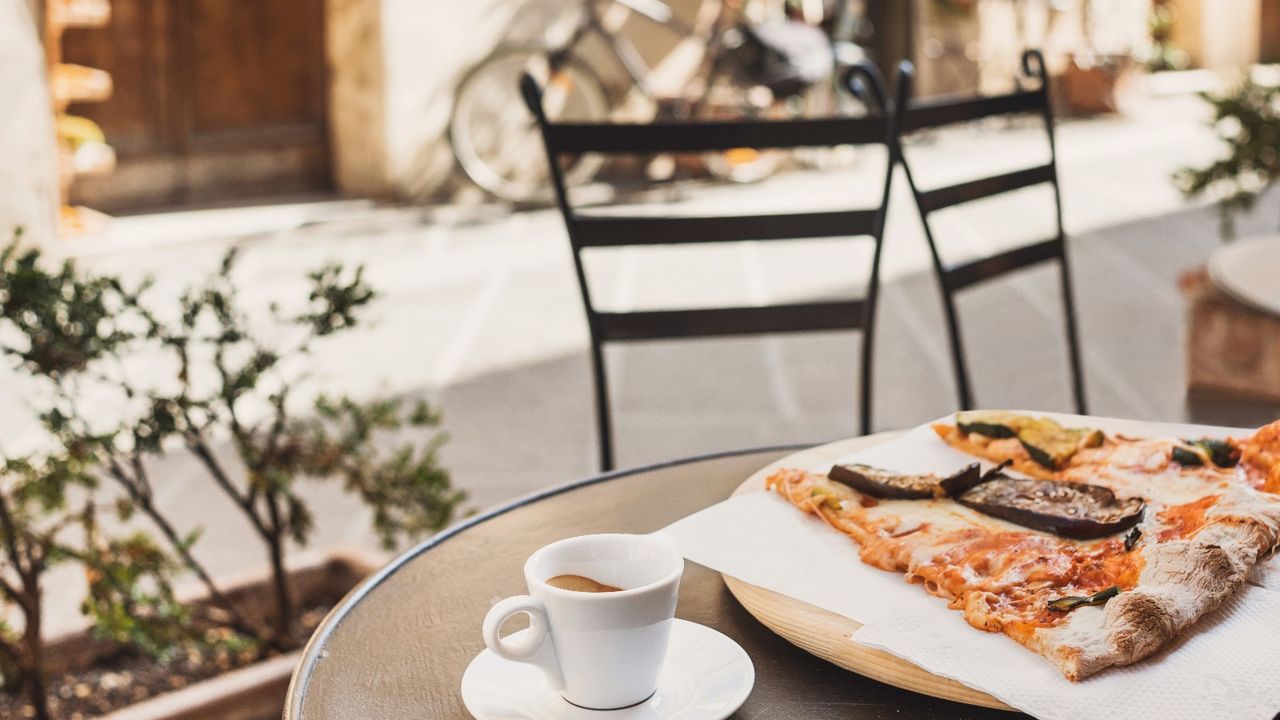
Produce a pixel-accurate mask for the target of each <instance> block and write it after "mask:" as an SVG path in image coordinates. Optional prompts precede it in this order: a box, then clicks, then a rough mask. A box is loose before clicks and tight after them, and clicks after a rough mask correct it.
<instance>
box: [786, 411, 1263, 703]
mask: <svg viewBox="0 0 1280 720" xmlns="http://www.w3.org/2000/svg"><path fill="white" fill-rule="evenodd" d="M988 419H990V418H988ZM1006 419H1007V418H1006ZM950 427H955V426H950ZM1269 427H1270V426H1269ZM935 429H936V430H938V432H939V435H940V436H941V437H943V439H944V440H946V441H947V442H948V443H949V444H951V445H952V446H953V447H960V448H961V449H966V450H968V449H969V448H972V450H969V451H970V452H972V454H974V455H977V456H978V457H981V458H984V459H988V460H992V461H996V462H999V463H1000V464H999V465H997V466H995V467H992V468H987V469H985V470H983V469H981V468H975V467H973V466H969V467H965V468H957V469H956V472H955V473H953V474H951V475H948V476H946V477H937V476H933V475H901V474H896V473H894V472H892V471H889V470H885V469H880V468H869V467H866V466H860V465H850V466H838V467H836V468H833V470H832V472H831V473H828V474H825V475H824V474H821V473H813V472H806V471H802V470H781V471H779V472H777V473H775V474H774V475H773V476H771V477H770V478H769V479H768V480H767V482H766V485H767V487H768V488H769V489H771V490H774V491H776V492H778V493H779V494H781V495H782V496H783V497H784V498H786V499H787V500H788V501H789V502H790V503H791V504H792V505H794V506H795V507H797V508H799V509H800V510H803V511H805V512H808V513H812V514H814V515H816V516H817V517H819V518H821V519H822V520H823V521H824V522H826V523H827V524H828V525H830V526H831V527H832V528H834V529H836V530H838V531H840V532H842V533H844V534H846V535H848V536H849V537H850V538H852V539H853V540H855V541H856V542H857V543H858V544H859V545H860V546H861V548H860V556H861V558H862V560H863V561H864V562H866V563H868V564H870V565H873V566H875V567H878V568H881V569H884V570H889V571H894V572H902V573H904V574H905V575H906V577H907V579H908V581H910V582H913V583H920V584H922V585H923V586H924V588H925V589H926V590H927V591H928V592H930V593H932V594H934V595H937V596H939V597H942V598H944V599H946V600H947V601H948V602H949V604H950V606H951V607H953V608H955V609H958V610H960V611H962V612H963V614H964V617H965V619H966V620H967V621H968V622H969V624H970V625H972V626H974V627H976V628H978V629H981V630H986V631H991V632H1003V633H1005V634H1007V635H1008V636H1009V637H1011V638H1013V639H1014V640H1016V641H1017V642H1019V643H1021V644H1022V645H1024V646H1026V647H1028V648H1029V649H1031V650H1033V651H1035V652H1037V653H1039V654H1041V655H1043V656H1045V657H1046V658H1048V659H1049V660H1050V661H1052V662H1053V663H1055V665H1057V667H1058V668H1059V669H1060V671H1061V672H1062V674H1063V675H1064V676H1065V677H1067V678H1068V679H1070V680H1079V679H1082V678H1085V677H1088V676H1089V675H1092V674H1094V673H1096V672H1098V671H1100V670H1102V669H1104V668H1106V667H1109V666H1112V665H1125V664H1129V663H1132V662H1135V661H1137V660H1140V659H1142V658H1144V657H1146V656H1148V655H1150V654H1151V653H1153V652H1155V651H1156V650H1157V649H1158V648H1160V647H1161V646H1162V645H1164V644H1165V643H1167V642H1168V641H1170V640H1171V639H1172V638H1174V637H1175V636H1177V635H1178V634H1179V633H1181V632H1183V631H1184V630H1186V629H1187V628H1188V627H1189V626H1190V625H1191V624H1192V623H1194V622H1195V621H1196V619H1197V618H1199V617H1200V616H1202V615H1204V614H1205V613H1207V612H1209V611H1210V610H1212V609H1213V608H1215V607H1217V606H1218V605H1219V604H1220V603H1221V602H1222V601H1223V600H1224V599H1226V598H1227V597H1229V596H1230V595H1231V594H1232V593H1233V592H1235V591H1236V590H1237V589H1239V588H1240V586H1241V585H1243V584H1244V583H1245V580H1246V579H1247V578H1248V576H1249V573H1250V571H1251V569H1252V568H1253V566H1254V565H1255V564H1256V563H1257V561H1258V559H1259V558H1260V557H1262V556H1264V555H1265V554H1267V553H1269V552H1271V551H1272V550H1273V549H1274V548H1275V546H1276V544H1277V541H1278V539H1280V498H1276V497H1274V496H1271V495H1268V494H1265V493H1261V492H1258V491H1257V490H1256V489H1255V485H1256V483H1255V482H1252V481H1247V477H1248V474H1247V473H1249V472H1252V471H1249V470H1246V469H1237V468H1232V469H1231V470H1230V471H1228V470H1227V469H1226V468H1220V467H1218V466H1216V465H1214V464H1213V462H1212V457H1211V451H1209V450H1204V453H1205V456H1204V457H1201V460H1207V461H1208V462H1207V464H1206V463H1204V462H1202V463H1201V464H1199V465H1195V464H1187V465H1182V464H1180V463H1178V462H1176V461H1173V462H1172V463H1171V462H1170V461H1169V456H1170V452H1171V451H1170V448H1169V445H1170V444H1171V443H1177V442H1178V441H1176V440H1171V441H1160V442H1159V443H1153V442H1152V441H1144V440H1138V439H1129V438H1115V437H1107V436H1105V435H1102V436H1101V437H1097V436H1095V437H1089V434H1090V432H1089V431H1087V430H1084V431H1076V429H1068V430H1072V431H1073V432H1071V433H1065V434H1055V433H1056V431H1053V430H1052V428H1047V427H1040V428H1037V429H1036V430H1035V432H1034V433H1033V434H1032V435H1031V437H1033V438H1035V441H1036V442H1042V443H1046V444H1047V446H1046V447H1042V448H1037V449H1038V450H1041V451H1042V452H1040V453H1037V454H1038V455H1039V456H1040V459H1044V460H1047V461H1048V462H1040V459H1037V457H1036V455H1037V454H1033V453H1032V452H1031V451H1028V450H1027V448H1026V447H1025V446H1024V445H1023V443H1022V441H1021V440H1019V439H1018V438H1017V436H1016V435H1015V436H1013V437H1003V438H999V437H991V436H990V435H978V434H977V433H976V432H975V431H974V429H973V428H970V429H969V431H968V432H959V433H956V432H944V431H943V430H944V428H942V427H941V426H938V427H935ZM992 432H993V433H1000V432H1004V431H992ZM975 435H978V436H977V437H972V436H975ZM1270 437H1272V434H1271V432H1270V431H1268V429H1267V428H1264V429H1263V431H1259V433H1258V435H1255V436H1254V438H1251V439H1250V440H1248V441H1242V442H1241V443H1240V446H1241V448H1242V450H1243V449H1244V448H1246V447H1251V446H1249V445H1248V443H1249V442H1250V441H1253V442H1255V443H1256V444H1257V447H1256V448H1254V453H1255V455H1257V456H1261V455H1262V454H1264V452H1270V453H1272V454H1274V455H1275V456H1277V457H1280V443H1277V444H1272V445H1270V446H1269V448H1270V449H1268V450H1264V448H1263V447H1262V445H1264V444H1265V443H1266V442H1268V441H1267V438H1270ZM1071 438H1074V440H1072V439H1071ZM1010 440H1012V443H1010V442H1008V441H1010ZM1072 442H1074V443H1075V445H1074V449H1072V446H1071V443H1072ZM1116 448H1121V449H1123V452H1120V451H1118V450H1116ZM1086 451H1099V452H1101V453H1102V454H1103V455H1105V456H1106V458H1108V459H1106V460H1104V459H1103V458H1102V457H1098V458H1090V457H1089V456H1087V455H1086V454H1085V453H1086ZM1197 454H1199V453H1197ZM1243 454H1244V453H1243V452H1242V455H1243ZM1159 458H1163V459H1162V460H1159V462H1158V461H1157V459H1159ZM1184 459H1186V460H1188V462H1189V458H1184ZM1049 463H1061V467H1060V468H1051V467H1050V466H1049ZM1269 467H1270V466H1269ZM1006 468H1012V469H1014V472H1010V471H1008V470H1006ZM1024 469H1026V470H1029V472H1019V471H1022V470H1024ZM1237 470H1239V471H1238V472H1237ZM1267 472H1270V470H1269V469H1268V470H1267ZM1086 477H1087V480H1086V479H1085V478H1086Z"/></svg>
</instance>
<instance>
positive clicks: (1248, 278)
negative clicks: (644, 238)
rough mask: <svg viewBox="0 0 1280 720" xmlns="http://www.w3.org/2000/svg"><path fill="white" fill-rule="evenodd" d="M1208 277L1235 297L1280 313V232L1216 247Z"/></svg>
mask: <svg viewBox="0 0 1280 720" xmlns="http://www.w3.org/2000/svg"><path fill="white" fill-rule="evenodd" d="M1209 278H1210V279H1211V280H1212V281H1213V284H1214V285H1216V286H1217V287H1218V288H1219V289H1221V290H1222V291H1224V292H1226V293H1227V294H1228V295H1231V296H1232V297H1234V298H1235V299H1236V300H1239V301H1240V302H1243V303H1245V304H1246V305H1252V306H1253V307H1255V308H1257V309H1259V310H1262V311H1263V312H1267V313H1271V314H1273V315H1280V235H1277V236H1267V237H1260V238H1255V239H1252V240H1239V241H1236V242H1233V243H1231V244H1230V245H1226V246H1223V247H1221V248H1218V249H1217V250H1216V251H1214V253H1213V256H1212V257H1211V258H1209Z"/></svg>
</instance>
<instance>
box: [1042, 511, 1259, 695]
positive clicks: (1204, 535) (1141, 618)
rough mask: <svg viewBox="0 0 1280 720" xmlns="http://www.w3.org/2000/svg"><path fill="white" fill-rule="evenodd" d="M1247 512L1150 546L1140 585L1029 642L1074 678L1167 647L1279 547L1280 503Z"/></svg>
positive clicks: (1145, 553) (1074, 615)
mask: <svg viewBox="0 0 1280 720" xmlns="http://www.w3.org/2000/svg"><path fill="white" fill-rule="evenodd" d="M1235 505H1236V507H1235V508H1233V509H1235V510H1237V511H1239V510H1241V509H1243V508H1240V507H1239V505H1250V506H1252V507H1251V508H1250V510H1251V511H1250V512H1247V513H1246V514H1245V516H1244V517H1239V516H1236V515H1234V514H1233V515H1232V516H1230V517H1222V516H1221V514H1220V515H1219V517H1218V518H1217V521H1216V522H1214V523H1212V524H1210V525H1208V526H1206V527H1205V528H1204V529H1202V530H1201V531H1200V532H1198V533H1197V534H1196V535H1194V536H1193V537H1192V538H1190V539H1187V540H1171V541H1167V542H1161V543H1157V544H1154V545H1149V546H1147V547H1145V548H1144V549H1143V559H1144V561H1145V565H1144V566H1143V569H1142V572H1141V574H1140V575H1139V576H1138V585H1137V587H1135V588H1133V589H1132V590H1129V591H1126V592H1122V593H1120V594H1119V595H1118V596H1116V597H1115V598H1114V599H1112V600H1111V601H1109V602H1108V603H1107V604H1106V605H1104V606H1103V607H1100V608H1095V607H1086V608H1079V609H1077V610H1075V611H1073V612H1072V616H1071V618H1070V619H1069V620H1068V621H1067V622H1066V623H1064V624H1062V625H1059V626H1057V627H1053V628H1041V629H1039V630H1037V631H1036V632H1035V633H1034V634H1033V636H1032V639H1031V642H1030V643H1029V644H1030V645H1031V646H1032V649H1034V650H1036V651H1037V652H1039V653H1040V654H1042V655H1044V656H1045V657H1047V658H1049V659H1050V660H1051V661H1052V662H1053V663H1054V664H1055V665H1057V666H1058V669H1059V670H1061V671H1062V674H1063V675H1064V676H1066V677H1067V679H1069V680H1081V679H1083V678H1086V677H1088V676H1090V675H1092V674H1094V673H1096V672H1098V671H1099V670H1102V669H1104V668H1107V667H1110V666H1112V665H1128V664H1130V663H1133V662H1137V661H1138V660H1141V659H1143V658H1145V657H1147V656H1148V655H1150V654H1152V653H1154V652H1155V651H1156V650H1158V649H1160V648H1161V647H1162V646H1163V645H1164V644H1165V643H1167V642H1168V641H1170V640H1172V639H1173V638H1174V637H1176V636H1177V635H1179V634H1180V633H1182V632H1183V631H1184V630H1186V629H1187V628H1189V627H1190V626H1191V625H1192V624H1194V623H1195V621H1196V620H1198V619H1199V618H1200V617H1201V616H1203V615H1205V614H1206V613H1208V612H1210V611H1212V610H1213V609H1215V608H1217V607H1218V606H1219V605H1220V604H1222V602H1223V600H1225V599H1226V598H1228V597H1230V596H1231V595H1232V594H1233V593H1235V592H1236V591H1238V590H1239V589H1240V587H1241V586H1243V585H1244V584H1245V581H1246V580H1247V579H1248V577H1249V573H1250V572H1251V571H1252V569H1253V566H1254V565H1255V564H1256V563H1257V561H1258V558H1259V557H1261V556H1262V555H1264V554H1266V553H1268V552H1270V551H1271V550H1272V549H1273V548H1274V547H1275V545H1276V541H1277V528H1280V508H1277V506H1276V504H1275V503H1268V502H1265V501H1255V502H1248V501H1247V500H1244V499H1239V501H1238V502H1237V503H1236V504H1235Z"/></svg>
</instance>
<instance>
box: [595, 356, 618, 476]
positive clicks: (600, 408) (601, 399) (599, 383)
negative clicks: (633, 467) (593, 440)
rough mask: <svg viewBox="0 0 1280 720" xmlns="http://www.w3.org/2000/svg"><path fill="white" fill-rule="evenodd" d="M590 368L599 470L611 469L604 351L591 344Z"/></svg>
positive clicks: (609, 416)
mask: <svg viewBox="0 0 1280 720" xmlns="http://www.w3.org/2000/svg"><path fill="white" fill-rule="evenodd" d="M591 369H592V375H593V377H594V378H595V386H596V430H597V432H598V433H599V438H600V471H601V472H609V471H610V470H613V422H612V417H611V415H610V413H609V385H608V383H607V382H606V381H605V374H604V352H603V350H602V349H601V347H600V345H599V343H594V342H593V343H592V344H591Z"/></svg>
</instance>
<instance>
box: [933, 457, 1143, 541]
mask: <svg viewBox="0 0 1280 720" xmlns="http://www.w3.org/2000/svg"><path fill="white" fill-rule="evenodd" d="M956 501H957V502H959V503H960V504H961V505H965V506H967V507H970V508H973V509H974V510H977V511H978V512H980V513H983V514H985V515H990V516H991V517H996V518H1000V519H1001V520H1008V521H1009V522H1011V523H1016V524H1018V525H1022V526H1024V527H1029V528H1032V529H1035V530H1044V531H1046V532H1051V533H1054V534H1055V535H1061V536H1062V537H1068V538H1074V539H1076V540H1088V539H1091V538H1099V537H1103V536H1104V535H1111V534H1113V533H1117V532H1120V531H1121V530H1127V529H1128V528H1131V527H1133V526H1134V525H1136V524H1137V523H1138V521H1139V520H1141V519H1142V511H1143V509H1144V507H1145V503H1144V502H1143V501H1142V498H1124V499H1121V498H1117V497H1116V495H1115V493H1113V492H1111V490H1109V489H1107V488H1104V487H1102V486H1100V485H1089V484H1086V483H1071V482H1060V481H1056V480H1035V479H1031V478H1014V477H1009V476H1008V475H1004V474H1000V473H997V474H995V475H994V476H990V479H987V480H984V481H983V482H982V483H980V484H978V485H977V486H975V487H973V488H971V489H969V490H968V491H966V492H965V493H964V494H963V495H961V496H959V497H958V498H956Z"/></svg>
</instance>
